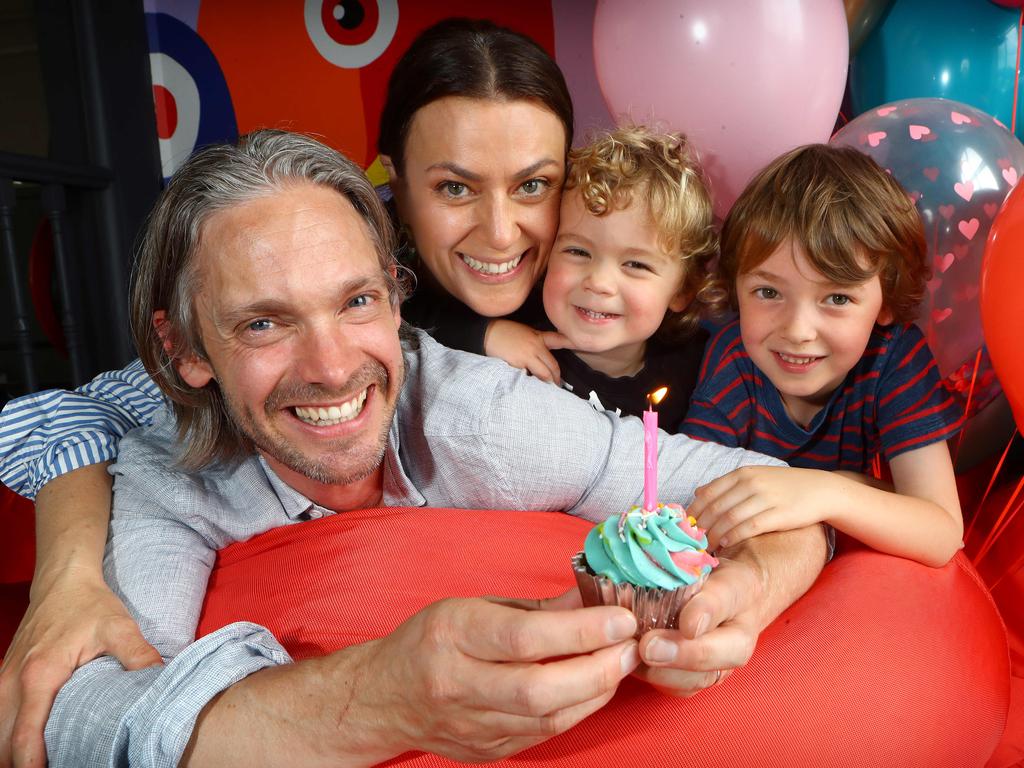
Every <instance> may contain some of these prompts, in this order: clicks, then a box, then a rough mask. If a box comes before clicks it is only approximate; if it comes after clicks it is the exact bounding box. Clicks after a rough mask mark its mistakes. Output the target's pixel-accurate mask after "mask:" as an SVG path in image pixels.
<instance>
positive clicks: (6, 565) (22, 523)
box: [0, 484, 36, 584]
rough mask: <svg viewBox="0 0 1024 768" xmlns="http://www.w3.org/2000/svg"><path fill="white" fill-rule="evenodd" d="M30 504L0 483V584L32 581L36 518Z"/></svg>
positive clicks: (34, 561)
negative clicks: (0, 553) (0, 535)
mask: <svg viewBox="0 0 1024 768" xmlns="http://www.w3.org/2000/svg"><path fill="white" fill-rule="evenodd" d="M32 510H33V505H32V502H31V501H29V500H28V499H23V498H22V497H21V496H19V495H18V494H16V493H15V492H14V491H12V490H11V489H10V488H8V487H7V486H6V485H2V484H0V531H3V532H4V543H3V549H2V551H3V557H0V584H13V583H16V582H22V581H31V580H32V570H33V569H34V568H35V564H36V528H35V525H36V518H35V514H33V511H32Z"/></svg>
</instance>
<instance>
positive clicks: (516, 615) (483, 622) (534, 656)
mask: <svg viewBox="0 0 1024 768" xmlns="http://www.w3.org/2000/svg"><path fill="white" fill-rule="evenodd" d="M453 603H454V605H455V606H459V608H460V609H457V610H451V611H449V612H448V617H449V619H450V620H451V621H452V622H453V625H454V626H453V627H452V631H451V635H450V636H451V637H454V638H456V644H457V646H458V648H459V650H460V651H462V653H464V654H466V655H467V656H471V657H473V658H476V659H480V660H482V661H538V660H540V659H549V658H552V657H555V656H571V655H575V654H580V653H590V652H591V651H594V650H597V649H598V648H604V647H606V646H608V645H612V644H614V643H620V642H622V641H623V640H627V639H628V638H631V637H632V636H633V635H634V633H635V632H636V618H635V617H634V616H633V614H632V613H630V612H629V611H628V610H626V609H625V608H619V607H617V606H596V607H592V608H581V609H579V610H568V611H525V612H524V611H521V610H516V609H510V608H508V607H506V606H503V605H498V604H496V603H492V602H488V601H484V600H479V601H474V604H473V606H472V610H465V608H466V607H468V606H467V603H466V601H453Z"/></svg>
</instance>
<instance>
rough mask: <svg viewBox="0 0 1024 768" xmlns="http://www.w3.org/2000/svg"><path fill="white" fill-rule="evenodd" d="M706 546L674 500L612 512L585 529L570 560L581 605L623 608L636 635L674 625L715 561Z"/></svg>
mask: <svg viewBox="0 0 1024 768" xmlns="http://www.w3.org/2000/svg"><path fill="white" fill-rule="evenodd" d="M707 546H708V540H707V537H706V536H705V535H704V531H703V530H701V529H700V528H698V527H697V521H696V520H694V519H693V518H692V517H688V516H687V515H686V512H685V510H684V509H683V508H682V507H681V506H679V505H678V504H659V505H658V508H657V509H656V510H655V511H654V512H645V511H644V510H642V509H641V508H640V507H633V508H632V509H630V510H629V511H628V512H626V513H625V514H616V515H612V516H611V517H609V518H608V519H607V520H605V521H604V522H601V523H598V524H597V525H596V526H594V527H593V528H592V529H591V530H590V533H589V534H587V539H586V541H585V542H584V544H583V551H582V552H580V553H579V554H577V555H576V556H575V557H573V559H572V564H573V572H574V573H575V575H576V583H577V584H578V585H579V588H580V594H581V595H582V596H583V604H584V605H621V606H623V607H625V608H629V609H630V610H632V611H633V613H634V615H635V616H636V620H637V637H640V636H641V635H643V634H644V633H645V632H647V631H649V630H652V629H676V628H678V626H679V612H680V611H681V610H682V609H683V606H684V605H686V603H687V602H689V600H690V598H691V597H693V596H694V595H695V594H697V593H698V592H699V591H700V588H701V587H702V586H703V585H704V582H705V581H707V578H708V574H710V573H711V569H712V568H714V567H715V566H716V565H718V560H716V559H715V558H714V557H712V556H711V555H709V554H708V552H707Z"/></svg>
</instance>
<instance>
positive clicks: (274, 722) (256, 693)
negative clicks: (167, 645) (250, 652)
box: [181, 642, 406, 768]
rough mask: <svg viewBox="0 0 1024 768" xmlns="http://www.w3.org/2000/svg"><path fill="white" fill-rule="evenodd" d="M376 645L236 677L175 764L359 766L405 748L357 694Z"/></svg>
mask: <svg viewBox="0 0 1024 768" xmlns="http://www.w3.org/2000/svg"><path fill="white" fill-rule="evenodd" d="M376 645H377V643H376V642H369V643H363V644H362V645H356V646H351V647H349V648H346V649H345V650H342V651H338V652H336V653H333V654H330V655H329V656H325V657H322V658H317V659H308V660H306V661H301V662H298V663H295V664H289V665H286V666H281V667H273V668H269V669H264V670H261V671H260V672H257V673H256V674H253V675H250V676H249V677H247V678H245V679H244V680H240V681H239V682H237V683H235V684H234V685H233V686H231V688H229V689H227V690H225V691H223V692H222V693H221V694H219V695H218V696H217V697H216V698H214V699H213V700H212V701H211V702H210V703H209V704H208V705H207V706H206V707H205V708H204V709H203V711H202V712H201V713H200V715H199V718H198V719H197V721H196V727H195V729H194V730H193V732H192V739H191V741H190V742H189V745H188V748H187V749H186V750H185V754H184V755H183V757H182V761H181V765H182V766H189V767H190V768H203V767H204V766H217V767H218V768H231V766H241V767H244V768H255V766H262V765H267V766H274V765H304V766H311V767H315V766H320V765H323V766H337V765H345V766H351V767H352V768H358V767H359V766H370V765H376V764H377V763H380V762H382V761H384V760H387V759H389V758H391V757H394V756H396V755H398V754H401V753H402V752H404V751H406V748H405V747H402V746H399V745H398V743H397V740H396V737H397V733H396V732H395V731H394V730H393V729H381V727H380V726H381V722H380V718H371V717H365V715H364V713H365V712H366V711H367V709H366V708H365V706H364V704H365V703H366V702H365V701H364V700H362V699H361V698H360V696H361V694H362V692H365V691H366V690H368V689H367V688H366V687H365V686H362V685H361V681H362V679H363V674H364V672H365V670H366V669H367V667H368V666H369V661H368V660H369V657H371V656H372V655H373V653H374V650H375V647H376ZM357 699H358V700H357ZM389 730H390V732H388V731H389Z"/></svg>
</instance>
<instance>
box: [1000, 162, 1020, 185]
mask: <svg viewBox="0 0 1024 768" xmlns="http://www.w3.org/2000/svg"><path fill="white" fill-rule="evenodd" d="M1003 178H1004V179H1006V183H1007V184H1009V185H1010V186H1011V187H1015V186H1017V169H1016V168H1014V167H1012V166H1011V167H1009V168H1006V169H1004V170H1003Z"/></svg>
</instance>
